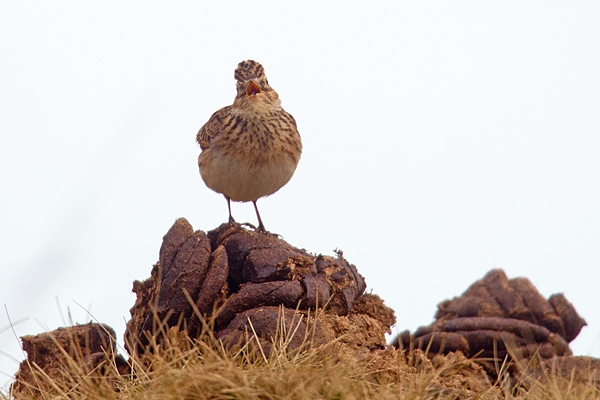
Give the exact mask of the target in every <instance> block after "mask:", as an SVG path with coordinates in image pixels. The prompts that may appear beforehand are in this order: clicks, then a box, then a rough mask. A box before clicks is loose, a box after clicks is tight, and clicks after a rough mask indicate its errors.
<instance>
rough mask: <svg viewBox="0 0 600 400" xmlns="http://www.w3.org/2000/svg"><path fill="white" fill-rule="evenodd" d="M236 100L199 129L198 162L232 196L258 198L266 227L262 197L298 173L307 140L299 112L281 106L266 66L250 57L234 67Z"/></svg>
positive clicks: (208, 179) (213, 184)
mask: <svg viewBox="0 0 600 400" xmlns="http://www.w3.org/2000/svg"><path fill="white" fill-rule="evenodd" d="M234 78H235V80H236V90H237V93H236V96H235V99H234V100H233V104H232V105H230V106H226V107H223V108H221V109H219V110H218V111H216V112H215V113H214V114H213V115H212V116H211V117H210V118H209V120H208V122H206V123H205V124H204V125H203V126H202V127H201V128H200V130H199V131H198V133H197V134H196V141H197V142H198V144H199V145H200V149H201V152H200V156H199V157H198V167H199V169H200V176H201V177H202V180H203V181H204V183H205V184H206V186H207V187H208V188H210V189H212V190H213V191H215V192H217V193H221V194H222V195H223V196H225V199H226V200H227V208H228V210H229V223H230V224H236V221H235V219H234V218H233V216H232V214H231V201H235V202H249V201H251V202H252V203H253V204H254V210H255V211H256V217H257V218H258V228H257V229H258V230H259V231H262V232H266V229H265V225H264V224H263V221H262V219H261V218H260V213H259V212H258V207H257V205H256V202H257V201H258V199H260V198H262V197H265V196H269V195H272V194H273V193H275V192H277V191H278V190H279V189H281V188H282V187H283V186H284V185H285V184H287V183H288V182H289V180H290V179H291V178H292V175H294V172H295V170H296V167H297V165H298V162H299V161H300V155H301V154H302V140H301V138H300V134H299V133H298V127H297V125H296V120H295V119H294V117H293V116H292V115H291V114H290V113H288V112H286V111H285V110H284V109H283V108H282V107H281V101H280V100H279V95H278V94H277V92H276V91H275V90H274V89H273V88H272V87H271V86H270V85H269V82H268V80H267V77H266V75H265V70H264V68H263V66H262V65H261V64H260V63H258V62H256V61H254V60H246V61H242V62H240V63H239V64H238V66H237V68H236V69H235V72H234Z"/></svg>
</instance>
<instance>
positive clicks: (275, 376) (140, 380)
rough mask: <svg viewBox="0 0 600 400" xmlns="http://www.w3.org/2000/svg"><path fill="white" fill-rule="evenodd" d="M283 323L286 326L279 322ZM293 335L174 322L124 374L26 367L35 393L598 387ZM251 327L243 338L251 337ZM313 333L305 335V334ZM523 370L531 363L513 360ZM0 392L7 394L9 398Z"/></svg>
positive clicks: (523, 392)
mask: <svg viewBox="0 0 600 400" xmlns="http://www.w3.org/2000/svg"><path fill="white" fill-rule="evenodd" d="M282 326H283V324H282ZM290 335H291V332H283V331H282V332H280V333H279V334H278V335H277V338H276V340H275V341H274V344H273V346H272V349H271V353H270V354H264V352H263V349H262V348H261V347H260V346H259V345H257V344H256V342H255V341H254V342H253V341H250V344H249V345H246V346H244V347H242V348H241V349H239V350H237V351H235V352H232V351H227V350H225V349H224V348H223V347H222V345H221V343H220V342H219V341H218V340H216V339H215V338H214V337H213V336H212V334H211V331H210V330H209V329H207V330H206V331H205V332H204V333H203V334H202V337H201V338H202V340H199V341H191V340H189V339H188V338H187V336H185V335H184V334H182V333H180V332H178V330H177V329H174V328H172V329H171V330H169V331H167V332H166V334H165V335H163V341H162V344H160V345H158V344H156V343H154V344H152V345H151V346H152V352H151V353H152V354H151V355H145V356H142V357H137V356H134V357H133V358H132V359H131V360H130V361H129V363H130V366H131V371H132V372H131V373H130V374H128V375H125V376H123V375H120V374H119V373H118V372H117V366H116V364H115V363H114V360H113V362H106V364H105V365H104V366H103V367H101V368H97V369H96V370H94V371H85V369H84V368H82V367H81V362H80V361H81V360H73V359H69V361H68V362H67V364H68V365H66V368H65V369H64V370H65V373H64V375H63V376H62V378H61V379H56V378H50V377H49V376H48V375H47V374H46V373H45V372H43V371H41V370H39V369H36V367H35V366H31V368H32V370H33V373H34V375H35V379H36V385H34V386H37V388H38V389H39V390H36V388H34V387H31V389H33V390H36V396H35V397H33V396H32V397H19V398H39V399H98V400H100V399H161V400H165V399H273V400H274V399H290V400H292V399H382V400H385V399H415V400H417V399H456V398H481V399H595V398H600V391H599V390H598V387H597V386H596V384H597V383H596V384H594V382H593V381H592V380H591V378H590V380H587V381H586V380H585V379H583V378H584V377H581V376H569V377H559V376H556V375H552V374H548V373H547V374H545V375H542V376H537V377H534V376H533V375H524V376H526V378H523V379H521V380H520V381H519V382H514V381H511V380H510V376H509V374H508V372H507V370H508V369H507V367H508V366H507V365H504V366H503V365H502V363H499V379H498V381H496V382H490V381H489V380H488V379H487V378H486V375H485V374H484V373H483V370H482V369H481V368H480V367H479V366H478V365H477V364H475V363H473V362H472V361H471V360H467V359H466V358H465V357H463V356H462V355H461V354H451V355H448V356H436V357H434V358H433V359H432V360H429V359H428V358H427V357H425V355H424V354H423V353H422V352H419V351H416V352H412V353H410V354H409V355H407V354H406V353H404V352H401V351H396V350H391V349H389V350H385V351H378V352H367V351H364V350H363V351H360V350H358V349H355V348H350V347H347V346H346V345H344V344H343V343H342V342H341V341H339V340H338V341H334V342H332V343H328V344H326V345H323V346H319V347H318V348H310V347H309V348H306V347H305V348H304V349H301V350H293V349H290V347H289V346H288V344H289V336H290ZM251 336H252V335H251V333H249V337H251ZM309 339H310V332H307V340H309ZM511 367H512V368H518V369H520V370H522V371H526V370H529V369H531V367H532V366H531V365H514V364H513V365H512V366H511ZM0 398H3V399H8V398H9V397H8V396H7V395H0Z"/></svg>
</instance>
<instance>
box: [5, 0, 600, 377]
mask: <svg viewBox="0 0 600 400" xmlns="http://www.w3.org/2000/svg"><path fill="white" fill-rule="evenodd" d="M204 3H205V2H192V1H189V2H170V3H169V5H166V3H164V4H162V5H151V3H149V2H142V1H138V2H94V3H92V2H80V1H71V2H69V1H63V2H52V3H47V2H9V3H6V4H4V5H3V7H2V12H1V13H0V107H1V112H0V135H1V144H0V171H1V172H0V174H1V175H0V249H1V250H2V262H1V263H0V272H1V274H0V303H1V304H2V305H4V306H5V307H6V310H7V312H6V311H4V310H3V311H2V315H1V316H0V350H1V351H0V371H1V372H2V374H3V375H0V384H2V383H4V382H7V381H8V380H9V378H10V375H12V374H13V373H14V372H15V371H16V369H17V367H18V361H20V360H21V359H22V358H23V354H22V353H21V352H20V350H19V342H18V340H17V339H16V338H15V336H14V334H13V332H12V330H11V329H7V327H8V325H9V321H8V317H10V319H11V320H12V321H13V324H14V330H15V331H16V334H17V335H18V336H22V335H26V334H36V333H39V332H41V331H44V330H47V329H55V328H57V327H58V326H61V325H63V324H64V322H63V320H66V322H67V323H69V319H70V320H72V321H74V322H81V323H83V322H87V321H88V320H90V319H92V318H93V319H97V320H98V321H101V322H104V323H107V324H109V325H111V326H112V327H114V328H115V329H116V330H117V332H118V336H119V339H120V340H122V334H123V330H124V326H125V321H126V320H127V319H128V318H129V308H130V307H131V306H132V305H133V303H134V300H135V297H134V295H133V294H132V293H131V286H132V281H133V280H135V279H139V280H143V279H146V278H147V277H148V276H149V275H150V270H151V266H152V264H153V263H154V262H156V260H157V258H158V250H159V247H160V244H161V240H162V236H163V235H164V234H165V233H166V231H167V230H168V229H169V227H170V226H171V224H172V223H173V222H174V221H175V219H176V218H178V217H186V218H188V219H189V221H190V222H191V223H192V225H193V226H194V228H195V229H202V230H210V229H213V228H215V227H216V226H218V225H219V224H220V223H222V222H225V221H226V220H227V206H226V202H225V200H224V199H223V197H222V196H221V195H218V194H216V193H214V192H212V191H211V190H209V189H207V188H206V187H205V186H204V184H203V182H202V180H201V178H200V176H199V173H198V167H197V156H198V153H199V148H198V147H197V145H196V143H195V135H196V132H197V131H198V128H200V126H201V125H202V124H204V123H205V122H206V121H207V120H208V118H209V117H210V115H211V114H212V113H213V112H214V111H216V110H217V109H218V108H220V107H223V106H225V105H228V104H231V102H232V101H233V98H234V96H235V82H234V79H233V71H234V69H235V67H236V65H237V64H238V63H239V62H240V61H242V60H245V59H254V60H257V61H259V62H261V63H262V64H263V65H264V67H265V70H266V74H267V77H268V79H269V83H270V84H271V85H272V86H273V88H275V90H277V91H278V93H279V95H280V98H281V99H282V104H283V106H284V108H285V109H286V110H287V111H288V112H290V113H291V114H292V115H293V116H294V117H295V118H296V120H297V122H298V127H299V131H300V134H301V135H302V140H303V144H304V152H303V155H302V159H301V161H300V164H299V166H298V169H297V171H296V174H295V176H294V177H293V178H292V180H291V181H290V182H289V184H288V185H287V186H285V187H284V188H283V189H281V190H280V191H279V192H278V193H276V194H275V195H273V196H271V197H269V198H266V199H261V200H260V201H259V202H258V204H259V207H260V210H261V215H262V217H263V220H264V222H265V225H266V227H267V228H268V229H269V230H271V231H273V232H277V233H279V234H281V235H282V236H283V237H284V238H285V239H286V240H287V241H288V242H290V243H291V244H293V245H296V246H298V247H303V248H306V249H307V250H309V251H311V252H314V253H324V254H330V255H331V254H333V250H334V249H336V248H339V249H342V250H343V251H344V255H345V256H346V258H347V259H348V260H349V261H350V262H352V263H354V264H355V265H356V266H357V267H358V269H359V271H360V272H361V274H362V275H364V276H365V278H366V281H367V283H368V285H369V290H373V292H374V293H377V294H379V295H380V296H381V297H382V298H383V299H384V300H385V301H386V303H387V305H389V306H390V307H392V308H393V309H394V310H395V312H396V317H397V320H398V323H397V326H396V328H395V329H396V330H397V331H401V330H404V329H411V330H414V329H415V328H417V327H418V326H420V325H427V324H429V323H430V322H431V321H432V319H433V315H434V313H435V311H436V305H437V303H439V302H440V301H442V300H444V299H446V298H451V297H453V296H458V295H460V294H461V293H462V292H463V291H464V290H465V289H466V288H467V287H468V286H469V285H470V284H471V283H472V282H474V281H475V280H477V279H479V278H481V277H482V276H483V275H484V274H485V273H486V272H488V271H489V270H490V269H492V268H503V269H504V270H505V271H506V272H507V274H508V275H509V277H517V276H524V277H527V278H529V279H530V280H531V281H532V282H533V283H534V285H536V287H537V288H538V289H539V291H540V292H541V293H542V294H543V295H544V296H545V297H548V296H549V295H551V294H552V293H556V292H564V293H565V295H566V297H567V298H568V299H569V300H570V301H571V302H572V303H573V304H574V305H575V307H576V308H577V310H578V311H579V313H580V314H581V315H582V316H583V317H584V318H586V319H587V321H588V326H587V327H586V328H584V329H583V331H582V333H581V334H580V335H579V337H578V338H577V339H576V340H575V341H574V342H573V343H571V347H572V349H573V350H574V352H575V353H576V354H589V355H594V356H600V313H598V311H597V310H598V304H600V299H599V298H600V290H599V289H598V284H599V282H600V245H599V243H600V206H599V204H600V188H599V183H600V157H599V154H600V112H599V111H600V74H599V72H598V71H600V24H599V23H598V21H600V3H599V2H597V1H587V2H586V1H580V2H552V1H531V2H521V1H504V2H484V1H462V2H444V1H428V2H411V3H405V2H400V1H393V2H392V1H390V2H377V1H369V2H360V3H358V2H354V3H353V2H310V1H304V2H302V6H301V7H296V6H292V5H291V2H278V1H270V2H269V1H265V2H213V3H211V4H210V5H208V4H206V5H205V4H204ZM206 3H208V2H206ZM233 213H234V216H235V217H236V219H237V220H238V221H249V222H252V223H256V217H255V215H254V210H253V208H252V204H251V203H246V204H240V203H235V204H233ZM88 312H89V313H88ZM90 313H91V315H92V316H93V317H91V316H90ZM121 343H122V341H121Z"/></svg>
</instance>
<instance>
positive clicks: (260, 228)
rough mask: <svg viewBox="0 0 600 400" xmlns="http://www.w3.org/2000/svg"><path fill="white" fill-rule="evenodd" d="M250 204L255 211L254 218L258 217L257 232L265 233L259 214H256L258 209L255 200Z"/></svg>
mask: <svg viewBox="0 0 600 400" xmlns="http://www.w3.org/2000/svg"><path fill="white" fill-rule="evenodd" d="M252 204H254V209H255V210H256V216H257V217H258V230H259V231H262V232H266V231H267V230H266V229H265V226H264V225H263V222H262V219H260V214H259V212H258V207H256V200H252Z"/></svg>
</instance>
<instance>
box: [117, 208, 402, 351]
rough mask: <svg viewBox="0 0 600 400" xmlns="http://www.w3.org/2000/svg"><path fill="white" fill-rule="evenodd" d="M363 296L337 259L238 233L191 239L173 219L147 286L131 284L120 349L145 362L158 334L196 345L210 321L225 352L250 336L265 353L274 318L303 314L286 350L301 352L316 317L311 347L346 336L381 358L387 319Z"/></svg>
mask: <svg viewBox="0 0 600 400" xmlns="http://www.w3.org/2000/svg"><path fill="white" fill-rule="evenodd" d="M365 287H366V284H365V281H364V278H363V277H362V276H361V275H360V274H359V273H358V271H357V269H356V267H355V266H354V265H352V264H350V263H348V262H347V261H346V260H345V259H344V257H343V255H342V253H341V252H338V254H337V257H330V256H323V255H318V256H315V255H312V254H310V253H308V252H306V251H305V250H302V249H298V248H295V247H293V246H291V245H290V244H288V243H286V242H285V241H283V240H281V239H280V238H278V237H277V236H275V235H272V234H268V233H262V232H256V231H250V230H247V229H244V228H243V227H242V226H240V225H232V224H223V225H221V226H220V227H219V228H217V229H215V230H213V231H210V232H208V233H204V232H203V231H194V230H193V228H192V226H191V225H190V224H189V222H188V221H187V220H186V219H184V218H180V219H178V220H177V221H176V222H175V224H174V225H173V226H172V227H171V229H170V230H169V231H168V232H167V234H166V235H165V236H164V238H163V244H162V246H161V249H160V257H159V262H158V263H157V264H155V265H154V267H153V269H152V272H151V276H150V278H148V279H147V280H146V281H144V282H139V281H136V282H134V286H133V291H134V292H135V293H136V294H137V301H136V303H135V305H134V307H133V308H132V309H131V320H130V321H129V322H128V323H127V330H126V333H125V341H126V346H127V348H128V351H129V352H130V353H132V352H133V351H137V352H138V354H139V353H143V352H144V351H145V349H146V347H147V345H148V343H149V341H150V339H151V338H153V339H156V332H158V331H160V329H159V328H160V327H162V328H163V330H165V329H164V328H166V329H168V328H170V327H174V326H178V327H181V328H182V329H183V330H184V331H185V332H187V334H188V336H190V337H192V338H194V337H196V336H198V335H199V334H200V332H201V331H202V329H203V326H205V324H206V321H213V324H214V325H213V326H212V328H213V330H214V333H215V336H216V337H217V338H218V339H221V340H222V341H223V342H224V343H225V344H227V345H229V346H234V345H240V344H243V343H242V342H243V341H245V340H246V339H245V338H247V334H248V332H252V335H251V337H252V338H253V339H255V340H257V341H258V342H259V343H260V344H261V346H262V347H263V351H265V352H267V353H268V351H269V349H270V346H271V342H272V339H273V338H274V336H275V334H276V332H277V321H278V319H279V317H280V313H283V315H282V316H283V317H284V318H283V319H282V320H283V321H285V323H286V324H287V323H292V321H293V320H294V317H293V316H294V315H297V314H298V313H301V314H303V318H302V321H300V322H298V324H299V325H298V326H297V327H295V331H297V337H292V338H289V339H290V341H291V342H290V346H291V347H292V348H293V347H294V346H298V345H300V344H301V343H303V342H304V335H305V334H306V332H307V330H308V329H309V328H308V326H309V325H311V324H312V323H313V322H315V321H314V318H315V317H318V318H319V323H318V324H312V325H313V326H315V328H316V329H315V331H314V335H313V336H312V338H311V339H312V342H313V344H319V343H324V342H328V341H330V340H332V339H334V338H336V337H339V336H341V335H345V339H344V340H346V341H352V340H354V344H356V345H357V346H362V347H365V348H368V349H374V348H384V347H385V345H386V343H385V334H386V333H389V332H390V326H391V325H392V324H393V323H394V314H393V311H392V310H390V309H389V308H387V307H385V306H384V305H383V302H382V301H381V300H380V299H379V298H378V297H377V296H374V295H363V292H364V290H365ZM280 306H283V307H284V309H283V311H281V310H280V308H279V307H280ZM316 309H319V310H324V314H323V313H322V314H318V313H315V310H316ZM308 310H312V314H311V313H310V312H309V311H308ZM319 315H320V317H319ZM334 317H335V318H334ZM338 317H343V319H342V320H340V319H339V318H338ZM250 324H251V326H250ZM288 328H291V326H288ZM287 330H288V331H291V329H287ZM359 332H360V334H359ZM159 340H160V339H159Z"/></svg>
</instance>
